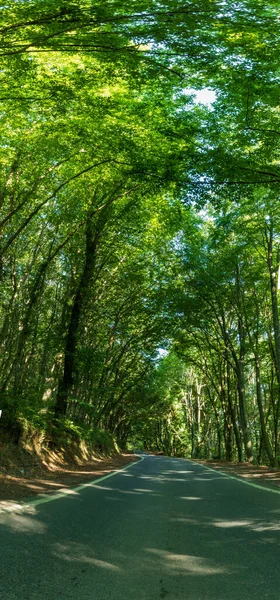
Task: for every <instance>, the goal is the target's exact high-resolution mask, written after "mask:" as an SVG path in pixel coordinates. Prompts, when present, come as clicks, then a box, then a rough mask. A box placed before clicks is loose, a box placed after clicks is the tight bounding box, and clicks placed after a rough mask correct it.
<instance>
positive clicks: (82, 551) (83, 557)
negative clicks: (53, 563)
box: [52, 542, 121, 571]
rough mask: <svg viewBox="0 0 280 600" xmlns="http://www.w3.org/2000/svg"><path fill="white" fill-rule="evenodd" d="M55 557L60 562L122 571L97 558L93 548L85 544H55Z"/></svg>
mask: <svg viewBox="0 0 280 600" xmlns="http://www.w3.org/2000/svg"><path fill="white" fill-rule="evenodd" d="M52 554H53V556H55V557H56V558H58V559H60V560H65V561H67V562H80V563H83V564H87V565H92V566H95V567H99V568H101V569H109V570H110V571H120V570H121V569H120V567H118V566H116V565H114V564H112V563H110V562H107V561H106V560H101V559H100V558H97V557H96V556H95V553H94V552H93V551H92V548H91V546H86V545H85V544H79V543H74V542H68V543H67V544H59V543H57V544H55V547H54V550H53V552H52Z"/></svg>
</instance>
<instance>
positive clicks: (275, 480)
mask: <svg viewBox="0 0 280 600" xmlns="http://www.w3.org/2000/svg"><path fill="white" fill-rule="evenodd" d="M192 460H193V462H197V463H199V464H201V465H205V466H206V467H210V468H211V469H215V470H217V471H223V473H228V474H229V475H233V476H235V477H241V478H242V479H247V480H248V481H251V482H252V483H256V484H258V485H264V486H272V487H277V488H280V469H273V468H271V467H265V466H257V465H252V464H250V463H233V462H228V461H226V460H198V459H196V460H195V459H192Z"/></svg>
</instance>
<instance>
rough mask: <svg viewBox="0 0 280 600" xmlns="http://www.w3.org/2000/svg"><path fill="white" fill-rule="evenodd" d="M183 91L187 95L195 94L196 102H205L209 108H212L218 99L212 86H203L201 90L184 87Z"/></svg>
mask: <svg viewBox="0 0 280 600" xmlns="http://www.w3.org/2000/svg"><path fill="white" fill-rule="evenodd" d="M182 91H183V94H185V95H186V96H193V99H194V102H195V104H203V105H204V106H208V108H211V107H212V105H213V104H214V102H215V100H216V99H217V94H216V92H215V90H211V89H210V88H202V89H201V90H196V89H195V88H184V89H183V90H182Z"/></svg>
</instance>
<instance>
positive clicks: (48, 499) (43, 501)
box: [0, 456, 144, 514]
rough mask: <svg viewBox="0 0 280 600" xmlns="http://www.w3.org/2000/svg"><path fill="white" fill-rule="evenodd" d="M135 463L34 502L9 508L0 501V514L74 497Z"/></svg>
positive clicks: (17, 504) (133, 463)
mask: <svg viewBox="0 0 280 600" xmlns="http://www.w3.org/2000/svg"><path fill="white" fill-rule="evenodd" d="M139 458H140V460H144V457H142V456H140V457H139ZM137 463H138V460H137V461H135V462H132V463H129V465H126V467H123V468H122V469H117V470H116V471H113V472H112V473H108V475H103V477H98V479H93V480H92V481H89V482H88V483H82V484H81V485H78V486H77V487H74V488H68V489H66V490H63V489H61V490H60V491H59V492H57V494H51V493H50V495H47V496H44V497H43V498H42V497H40V498H37V499H36V500H31V501H30V502H23V503H22V504H19V503H15V504H14V505H10V506H1V501H0V514H3V513H13V512H17V511H19V510H23V509H25V508H28V507H29V506H39V504H46V503H47V502H53V500H59V499H60V498H65V496H71V494H73V495H75V493H76V492H79V491H81V490H84V489H85V488H87V487H94V485H95V484H97V483H100V481H104V479H108V478H109V477H113V475H118V474H119V473H122V472H123V471H125V470H126V469H129V468H130V467H132V466H133V465H135V464H137ZM40 496H41V495H40Z"/></svg>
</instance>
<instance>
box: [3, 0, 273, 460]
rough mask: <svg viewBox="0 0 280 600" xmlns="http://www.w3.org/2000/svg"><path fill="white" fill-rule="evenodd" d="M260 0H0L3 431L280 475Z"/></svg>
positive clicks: (269, 35)
mask: <svg viewBox="0 0 280 600" xmlns="http://www.w3.org/2000/svg"><path fill="white" fill-rule="evenodd" d="M277 4H278V3H277V2H273V1H271V2H269V3H264V2H262V1H260V0H257V1H256V0H254V1H253V0H244V1H241V2H238V3H237V2H226V3H225V2H222V1H221V2H215V1H212V0H208V1H200V2H198V1H192V0H190V1H189V2H186V1H185V0H184V1H181V0H165V1H164V2H160V1H159V2H156V1H153V0H132V1H131V2H129V3H124V2H121V1H120V0H116V1H115V0H110V1H108V2H105V3H104V2H99V1H98V0H96V1H95V2H93V1H92V0H82V1H80V2H79V1H78V2H68V1H63V0H62V1H61V0H55V1H54V0H41V1H40V2H39V0H34V1H24V0H13V1H10V0H7V1H6V2H5V4H4V5H3V6H2V7H1V10H0V15H1V25H0V61H1V69H0V82H1V92H0V115H1V143H0V161H1V171H0V209H1V214H0V228H1V238H0V283H1V292H0V345H1V354H0V408H1V410H2V411H3V413H2V417H1V421H0V435H8V436H9V437H10V438H12V439H15V440H17V439H18V438H19V436H20V434H21V431H22V429H23V428H24V427H33V428H34V429H35V430H38V431H44V432H46V435H47V434H49V435H51V433H52V435H54V432H55V435H56V436H57V437H58V436H59V431H60V435H61V436H62V437H63V436H64V437H65V432H68V433H67V434H69V435H76V436H80V437H82V438H83V439H87V440H93V441H94V440H95V441H96V442H98V443H100V444H101V446H102V443H103V442H104V440H105V439H106V440H107V442H108V440H109V439H110V440H111V442H110V443H113V440H115V442H116V443H117V444H118V445H119V446H120V447H121V448H125V447H127V444H130V445H131V444H132V445H133V446H140V447H143V448H146V449H148V450H154V451H163V452H165V453H168V454H174V455H176V454H180V455H188V456H192V457H194V458H211V457H215V456H216V457H218V458H226V459H227V460H234V459H238V460H239V461H242V460H249V461H252V460H254V461H256V462H258V463H267V464H270V465H272V466H276V465H278V464H279V459H280V447H279V442H280V440H279V419H280V325H279V307H278V271H279V264H280V250H279V249H280V209H279V201H278V188H279V183H280V171H279V160H280V157H279V142H280V122H279V115H280V112H279V76H280V74H279V50H280V39H279V7H278V6H277ZM106 436H107V437H106ZM98 440H99V441H98ZM102 440H103V442H102ZM108 443H109V442H108Z"/></svg>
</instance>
